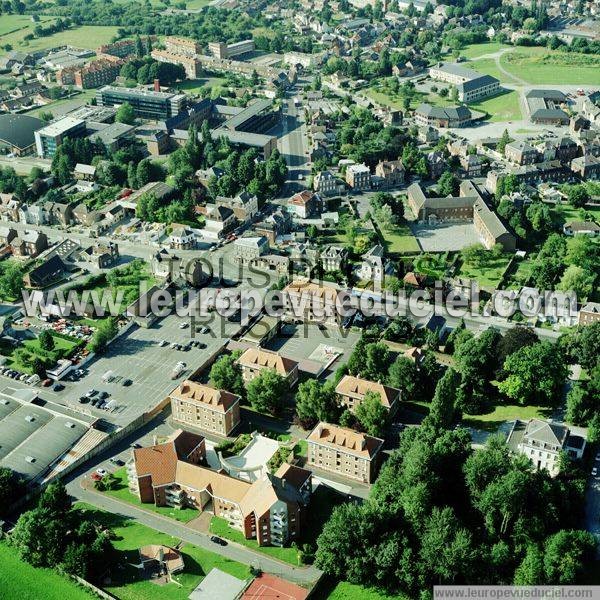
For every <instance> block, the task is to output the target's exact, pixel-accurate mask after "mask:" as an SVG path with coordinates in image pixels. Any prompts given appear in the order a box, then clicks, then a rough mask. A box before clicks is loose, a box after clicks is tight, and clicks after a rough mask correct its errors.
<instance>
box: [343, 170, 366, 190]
mask: <svg viewBox="0 0 600 600" xmlns="http://www.w3.org/2000/svg"><path fill="white" fill-rule="evenodd" d="M346 183H347V184H348V185H349V186H350V187H351V188H352V189H353V190H355V191H360V190H368V189H371V171H370V169H369V167H367V165H365V164H364V163H362V164H360V165H348V167H346Z"/></svg>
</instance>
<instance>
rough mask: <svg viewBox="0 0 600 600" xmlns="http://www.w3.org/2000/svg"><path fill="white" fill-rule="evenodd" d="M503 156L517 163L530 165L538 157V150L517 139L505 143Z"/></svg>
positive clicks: (536, 160)
mask: <svg viewBox="0 0 600 600" xmlns="http://www.w3.org/2000/svg"><path fill="white" fill-rule="evenodd" d="M504 156H505V157H506V159H507V160H510V161H511V162H513V163H516V164H518V165H532V164H534V163H536V162H538V160H539V157H540V156H539V153H538V151H537V150H536V149H535V148H534V147H533V146H532V145H531V144H529V143H527V142H523V141H519V140H517V141H514V142H509V143H508V144H506V146H505V147H504Z"/></svg>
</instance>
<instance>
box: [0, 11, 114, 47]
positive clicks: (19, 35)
mask: <svg viewBox="0 0 600 600" xmlns="http://www.w3.org/2000/svg"><path fill="white" fill-rule="evenodd" d="M11 16H12V15H11ZM5 18H6V17H5V16H4V15H3V16H2V22H3V23H4V19H5ZM26 18H29V17H26ZM50 20H51V19H48V20H46V19H44V22H46V21H50ZM29 24H30V27H27V28H25V29H20V30H19V31H16V32H13V33H8V34H5V35H0V46H4V45H5V44H11V45H12V47H13V49H14V50H28V51H34V50H44V49H46V48H54V47H56V46H66V45H70V46H77V47H78V48H89V49H91V50H94V49H96V48H97V47H98V46H101V45H102V44H107V43H108V42H110V41H111V40H112V39H113V38H114V37H115V36H116V35H117V31H118V27H112V26H111V27H108V26H107V27H103V26H96V25H83V26H81V27H76V28H74V29H68V30H67V31H61V32H59V33H55V34H53V35H49V36H47V37H41V38H34V39H33V40H29V41H27V40H25V39H24V37H25V36H26V35H27V34H28V33H32V32H33V29H34V28H35V26H36V25H37V23H31V21H30V23H29ZM5 52H6V50H4V48H0V54H4V53H5Z"/></svg>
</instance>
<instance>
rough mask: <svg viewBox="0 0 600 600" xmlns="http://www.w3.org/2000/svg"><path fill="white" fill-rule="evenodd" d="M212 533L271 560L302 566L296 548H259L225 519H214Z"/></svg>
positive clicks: (211, 525)
mask: <svg viewBox="0 0 600 600" xmlns="http://www.w3.org/2000/svg"><path fill="white" fill-rule="evenodd" d="M210 532H211V533H214V534H215V535H218V536H219V537H222V538H224V539H226V540H229V541H231V542H236V543H237V544H241V545H242V546H246V547H247V548H250V549H251V550H256V551H257V552H261V553H262V554H265V555H267V556H270V557H271V558H276V559H278V560H282V561H283V562H286V563H290V564H292V565H298V564H300V558H299V556H298V550H297V549H296V548H291V547H289V548H280V547H279V546H259V545H258V542H257V541H256V540H247V539H246V538H245V537H244V534H243V533H242V532H241V531H238V530H237V529H233V528H232V527H230V526H229V525H228V523H227V521H226V520H225V519H222V518H221V517H213V518H212V519H211V521H210Z"/></svg>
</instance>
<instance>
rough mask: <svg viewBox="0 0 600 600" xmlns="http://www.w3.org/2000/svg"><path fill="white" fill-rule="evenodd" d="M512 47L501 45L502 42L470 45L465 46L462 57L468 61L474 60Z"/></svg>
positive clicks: (461, 52)
mask: <svg viewBox="0 0 600 600" xmlns="http://www.w3.org/2000/svg"><path fill="white" fill-rule="evenodd" d="M510 47H511V46H508V45H506V44H501V43H500V42H488V43H484V44H470V45H469V46H465V47H464V48H463V49H462V50H461V51H460V55H461V56H462V57H463V58H466V59H468V60H473V59H474V58H479V57H480V56H485V55H486V54H493V53H494V52H498V50H503V49H504V48H510Z"/></svg>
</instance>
